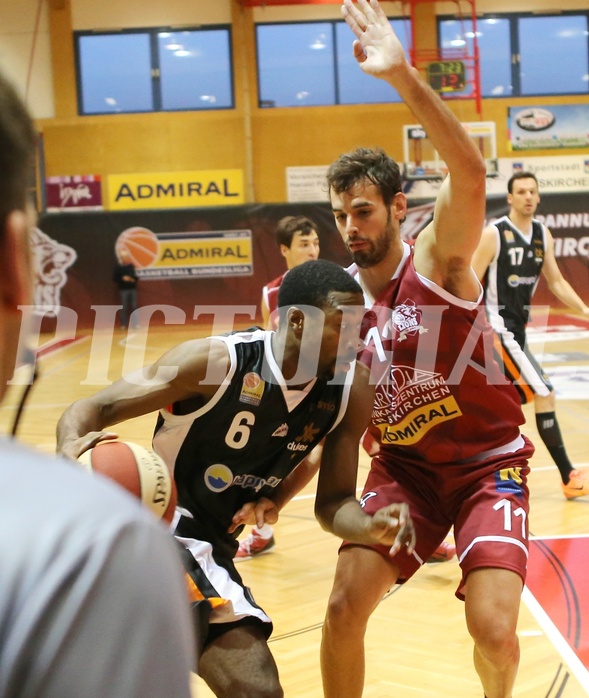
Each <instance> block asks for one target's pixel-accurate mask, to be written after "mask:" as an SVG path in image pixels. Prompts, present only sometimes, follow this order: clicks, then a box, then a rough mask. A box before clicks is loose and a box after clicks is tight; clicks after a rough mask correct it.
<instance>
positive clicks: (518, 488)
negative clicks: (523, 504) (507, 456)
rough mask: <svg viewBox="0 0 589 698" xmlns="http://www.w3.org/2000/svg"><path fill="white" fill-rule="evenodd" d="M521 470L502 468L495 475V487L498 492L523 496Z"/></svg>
mask: <svg viewBox="0 0 589 698" xmlns="http://www.w3.org/2000/svg"><path fill="white" fill-rule="evenodd" d="M521 471H522V469H521V468H502V469H501V470H500V471H499V472H497V473H495V485H496V488H497V491H498V492H514V493H515V494H519V495H523V478H522V474H521Z"/></svg>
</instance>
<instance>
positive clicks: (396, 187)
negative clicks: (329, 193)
mask: <svg viewBox="0 0 589 698" xmlns="http://www.w3.org/2000/svg"><path fill="white" fill-rule="evenodd" d="M366 179H368V180H369V181H370V182H372V183H373V184H374V185H375V186H376V187H377V188H378V191H379V192H380V195H381V196H382V200H383V202H384V203H385V205H386V206H390V205H391V203H392V201H393V198H394V197H395V195H396V194H398V193H399V192H401V191H403V180H402V177H401V170H400V169H399V165H398V164H397V163H396V162H395V161H394V160H393V158H391V157H389V156H388V155H387V154H386V153H385V152H384V150H381V149H380V148H377V149H375V150H371V149H370V148H357V149H356V150H353V151H352V152H350V153H345V154H344V155H340V156H339V158H338V159H337V160H336V161H335V162H333V163H332V164H331V165H330V166H329V169H328V170H327V184H328V186H329V188H330V189H333V191H334V192H335V193H336V194H341V193H342V192H345V191H348V190H349V189H350V188H351V187H352V186H354V185H355V184H357V183H358V182H362V181H364V180H366Z"/></svg>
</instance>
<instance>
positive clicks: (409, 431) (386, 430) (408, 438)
mask: <svg viewBox="0 0 589 698" xmlns="http://www.w3.org/2000/svg"><path fill="white" fill-rule="evenodd" d="M461 414H462V412H461V411H460V408H459V407H458V403H457V402H456V400H455V398H454V396H453V395H449V396H448V397H447V398H444V399H443V400H439V401H438V402H434V403H431V404H429V405H427V406H426V407H422V408H420V409H417V410H414V411H413V412H410V413H409V414H408V415H407V416H406V417H405V419H403V420H402V421H401V422H399V423H398V424H379V425H378V428H379V430H380V433H381V437H380V438H381V442H382V443H383V444H398V445H402V446H410V445H412V444H415V443H417V442H418V441H420V440H421V439H422V438H423V437H424V436H425V435H426V434H427V432H428V431H429V430H430V429H433V427H435V426H438V424H442V422H447V421H448V420H450V419H456V417H460V416H461Z"/></svg>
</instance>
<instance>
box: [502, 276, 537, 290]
mask: <svg viewBox="0 0 589 698" xmlns="http://www.w3.org/2000/svg"><path fill="white" fill-rule="evenodd" d="M536 280H537V277H536V276H518V274H510V275H509V276H508V277H507V283H508V284H509V286H511V288H517V287H518V286H533V284H535V283H536Z"/></svg>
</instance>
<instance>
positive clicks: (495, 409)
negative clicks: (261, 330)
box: [316, 0, 533, 698]
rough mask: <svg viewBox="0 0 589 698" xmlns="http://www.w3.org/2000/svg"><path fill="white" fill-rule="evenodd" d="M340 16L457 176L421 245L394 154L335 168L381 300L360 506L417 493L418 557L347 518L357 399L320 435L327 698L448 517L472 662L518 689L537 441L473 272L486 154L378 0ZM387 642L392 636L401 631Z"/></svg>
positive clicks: (506, 693)
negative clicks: (525, 430)
mask: <svg viewBox="0 0 589 698" xmlns="http://www.w3.org/2000/svg"><path fill="white" fill-rule="evenodd" d="M343 15H344V18H345V19H346V21H347V23H348V25H349V26H350V28H351V29H352V31H353V32H354V34H355V36H356V41H354V48H353V50H354V55H355V57H356V59H357V61H358V62H359V64H360V66H361V67H362V69H363V70H364V71H365V72H366V73H369V74H371V75H374V76H375V77H379V78H382V79H384V80H386V81H387V82H389V84H391V86H392V87H394V88H395V89H396V90H397V92H398V93H399V94H400V96H401V97H402V99H403V100H404V102H405V103H406V104H407V106H408V107H409V108H410V109H411V111H412V112H413V115H414V117H415V118H416V119H418V121H419V122H420V123H421V125H422V126H423V128H424V129H425V131H426V132H427V134H428V136H429V138H430V139H431V141H432V143H433V144H434V147H435V148H436V149H437V151H438V152H439V154H440V157H441V158H442V159H443V160H444V161H445V163H446V165H447V167H448V170H449V175H448V176H447V178H446V180H445V181H444V182H443V184H442V185H441V188H440V192H439V195H438V197H437V201H436V206H435V213H434V217H433V221H432V222H431V223H429V224H428V225H427V226H426V228H425V229H424V230H423V231H422V232H421V233H420V235H419V236H418V237H417V240H416V242H415V246H414V248H413V249H411V248H410V247H409V246H408V245H406V244H405V243H404V242H403V241H402V239H401V235H400V226H401V223H402V221H403V219H404V218H405V215H406V211H407V202H406V197H405V195H404V194H403V193H402V187H401V176H400V172H399V167H398V165H397V164H396V163H395V162H394V161H393V160H392V159H391V158H389V157H388V156H387V155H386V154H385V153H384V152H382V151H380V150H376V151H373V150H368V149H358V150H356V151H354V152H352V153H348V154H346V155H342V156H341V157H340V158H339V159H338V160H337V161H336V162H335V163H333V164H332V165H331V167H330V168H329V171H328V176H327V179H328V184H329V188H330V197H331V203H332V207H333V211H334V216H335V221H336V224H337V227H338V230H339V231H340V234H341V235H342V238H343V240H344V242H345V244H346V246H347V248H348V250H349V252H350V254H351V255H352V258H353V260H354V262H355V264H356V267H357V269H356V278H357V279H358V280H359V282H360V284H361V286H362V288H363V290H364V295H365V299H366V302H367V304H368V305H370V306H372V308H373V320H372V323H371V324H370V325H369V326H368V327H367V328H366V335H365V345H366V350H365V353H364V359H365V360H366V361H367V362H369V361H370V362H371V363H372V366H373V373H374V377H376V376H377V368H378V366H377V364H380V365H381V366H382V365H385V366H388V368H387V370H386V375H385V378H384V379H379V383H378V385H377V387H376V397H375V400H374V403H373V406H372V426H371V427H370V429H371V433H372V435H373V436H374V437H375V438H376V439H377V440H378V441H379V443H380V451H379V453H378V454H377V456H376V457H375V458H373V460H372V463H371V469H370V473H369V475H368V479H367V482H366V484H365V487H364V493H363V496H362V499H361V503H362V505H363V507H364V511H365V512H366V513H368V514H370V513H371V512H373V511H376V510H377V509H378V508H380V507H382V506H383V505H384V504H385V503H387V502H407V503H408V504H409V508H410V512H411V516H412V519H413V522H414V525H415V532H416V540H417V543H416V546H415V548H414V550H412V551H408V550H398V549H397V548H395V547H393V549H391V550H389V549H388V548H387V547H385V546H382V545H366V544H364V543H362V541H361V539H360V535H359V534H360V531H359V529H358V527H357V526H356V525H355V522H354V521H351V520H350V518H349V516H348V513H349V511H350V507H351V506H352V505H353V500H354V497H355V487H356V474H357V446H355V445H356V444H357V441H358V439H359V438H360V436H361V434H360V433H359V432H360V431H361V429H362V424H363V420H362V416H361V415H358V414H356V412H355V410H354V409H353V407H351V408H350V409H349V410H348V412H347V413H346V416H345V417H344V420H343V421H342V423H341V424H340V425H339V427H338V429H337V430H335V431H334V432H333V434H332V435H329V436H328V437H327V439H326V443H325V446H324V452H323V459H322V465H321V471H320V475H319V483H318V492H317V500H316V513H317V516H318V519H319V521H320V522H321V524H322V525H323V527H324V528H325V529H327V530H329V531H332V532H333V533H335V534H336V535H338V536H340V537H341V538H343V539H344V544H343V545H342V548H341V550H340V554H339V559H338V563H337V568H336V573H335V580H334V585H333V589H332V592H331V596H330V599H329V603H328V610H327V616H326V621H325V624H324V628H323V642H322V648H321V665H322V673H323V684H324V691H325V696H326V698H356V697H358V698H359V697H360V696H361V695H362V690H363V683H364V634H365V631H366V627H367V623H368V620H369V618H370V615H371V614H372V612H373V610H374V609H375V608H376V607H377V605H378V603H379V602H380V600H381V599H382V597H383V595H384V594H385V593H386V592H387V590H388V589H389V588H390V587H391V586H392V585H393V584H395V583H396V582H404V581H406V580H408V579H409V578H410V577H411V576H412V575H413V574H414V573H415V572H416V571H417V570H418V569H419V567H420V566H421V565H422V564H423V562H424V561H425V560H427V559H428V557H429V556H430V555H431V553H432V552H433V551H434V550H435V549H436V547H437V546H438V545H439V543H440V542H441V541H442V540H443V539H444V537H445V536H446V534H447V533H448V531H449V529H450V528H451V526H454V535H455V540H456V548H457V555H458V560H459V564H460V567H461V570H462V578H461V580H460V583H459V585H458V589H457V591H456V595H457V596H458V598H460V599H462V600H464V602H465V614H466V622H467V627H468V630H469V633H470V634H471V636H472V638H473V641H474V664H475V668H476V671H477V672H478V675H479V677H480V680H481V683H482V686H483V689H484V693H485V695H486V697H487V698H510V696H511V695H512V690H513V686H514V682H515V677H516V673H517V668H518V662H519V643H518V638H517V634H516V626H517V619H518V614H519V606H520V597H521V592H522V588H523V583H524V580H525V574H526V561H527V554H528V552H527V551H528V521H527V516H528V510H529V504H528V488H527V484H526V477H527V474H528V472H529V468H528V459H529V457H530V456H531V455H532V453H533V446H532V445H531V444H530V442H529V441H528V440H527V439H526V438H525V437H523V436H522V435H521V434H520V430H519V425H521V424H523V423H524V416H523V413H522V411H521V406H520V404H519V398H518V396H517V393H516V391H515V389H514V387H513V385H512V384H511V383H510V382H509V381H507V380H506V379H505V376H503V374H502V373H501V370H500V368H499V366H498V365H497V363H496V362H495V361H494V359H493V356H492V340H493V333H492V329H491V327H490V325H489V324H488V323H487V322H486V319H485V315H484V309H483V308H482V307H480V301H481V298H482V288H481V285H480V283H479V281H478V279H477V277H476V275H475V273H474V271H473V270H472V268H471V257H472V255H473V253H474V251H475V249H476V247H477V244H478V241H479V238H480V234H481V230H482V227H483V223H484V216H485V177H486V172H485V163H484V160H483V158H482V156H481V154H480V152H479V150H478V148H477V147H476V145H475V143H474V142H473V141H472V140H471V139H470V138H469V137H468V135H467V134H466V132H465V130H464V129H463V127H462V126H461V124H460V123H459V122H458V121H457V120H456V118H455V117H454V116H453V114H452V113H451V112H450V110H449V109H448V108H447V107H446V106H445V104H444V103H443V102H442V100H440V99H439V97H438V96H437V95H436V94H435V93H434V92H433V91H432V90H431V89H430V88H429V87H428V86H427V85H426V84H425V83H424V82H423V81H422V79H421V78H420V76H419V73H418V71H417V70H416V69H414V68H412V67H411V66H410V64H409V63H408V61H407V59H406V57H405V55H404V52H403V49H402V47H401V44H400V42H399V41H398V39H397V37H396V36H395V34H394V32H393V30H392V28H391V25H390V23H389V21H388V19H387V17H386V16H385V14H384V12H383V10H382V9H381V7H380V6H379V4H378V2H377V0H370V2H367V0H358V3H357V5H356V4H353V2H352V0H344V6H343ZM390 638H391V643H394V641H395V636H394V634H393V633H390ZM404 642H406V640H404ZM448 695H451V688H449V689H448Z"/></svg>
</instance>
